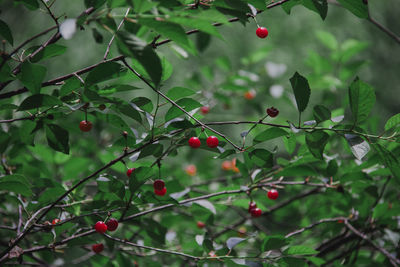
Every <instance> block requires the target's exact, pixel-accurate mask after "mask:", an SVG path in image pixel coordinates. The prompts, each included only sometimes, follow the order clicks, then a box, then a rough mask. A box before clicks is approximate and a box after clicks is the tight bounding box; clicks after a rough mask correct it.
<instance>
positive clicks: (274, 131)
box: [253, 127, 288, 143]
mask: <svg viewBox="0 0 400 267" xmlns="http://www.w3.org/2000/svg"><path fill="white" fill-rule="evenodd" d="M287 134H288V133H287V132H286V131H285V130H283V129H281V128H277V127H273V128H269V129H267V130H265V131H263V132H261V133H259V134H258V135H257V136H256V137H254V140H253V142H254V143H260V142H265V141H268V140H272V139H275V138H277V137H281V136H284V135H287Z"/></svg>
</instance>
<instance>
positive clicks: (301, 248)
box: [285, 246, 318, 255]
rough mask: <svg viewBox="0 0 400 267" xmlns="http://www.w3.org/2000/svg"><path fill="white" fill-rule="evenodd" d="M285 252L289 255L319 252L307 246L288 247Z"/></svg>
mask: <svg viewBox="0 0 400 267" xmlns="http://www.w3.org/2000/svg"><path fill="white" fill-rule="evenodd" d="M285 253H286V254H287V255H314V254H317V253H318V251H316V250H315V249H313V248H310V247H306V246H292V247H289V249H287V250H286V251H285Z"/></svg>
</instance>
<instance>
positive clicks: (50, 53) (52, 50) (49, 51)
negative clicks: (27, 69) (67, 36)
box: [27, 44, 67, 63]
mask: <svg viewBox="0 0 400 267" xmlns="http://www.w3.org/2000/svg"><path fill="white" fill-rule="evenodd" d="M38 48H40V46H34V47H31V48H30V49H28V51H27V53H29V52H34V51H36V50H37V49H38ZM65 51H67V47H66V46H63V45H59V44H51V45H48V46H46V47H45V48H44V49H42V50H41V51H40V52H39V53H37V54H36V55H34V56H33V57H32V58H31V62H33V63H36V62H39V61H41V60H44V59H47V58H52V57H56V56H59V55H62V54H64V53H65Z"/></svg>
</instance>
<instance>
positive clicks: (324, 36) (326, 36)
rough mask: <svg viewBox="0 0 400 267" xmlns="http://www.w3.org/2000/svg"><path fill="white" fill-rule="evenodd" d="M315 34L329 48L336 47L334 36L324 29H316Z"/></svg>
mask: <svg viewBox="0 0 400 267" xmlns="http://www.w3.org/2000/svg"><path fill="white" fill-rule="evenodd" d="M316 36H317V38H318V40H319V41H320V42H321V43H322V44H323V45H325V46H326V47H327V48H329V49H330V50H333V51H335V50H337V49H338V47H339V44H338V42H337V40H336V37H335V36H334V35H333V34H332V33H330V32H325V31H317V32H316Z"/></svg>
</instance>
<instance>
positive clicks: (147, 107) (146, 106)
mask: <svg viewBox="0 0 400 267" xmlns="http://www.w3.org/2000/svg"><path fill="white" fill-rule="evenodd" d="M131 103H133V104H135V105H136V106H137V107H138V108H140V109H143V110H144V111H147V112H149V113H150V112H151V111H152V110H153V103H152V102H151V100H150V99H148V98H146V97H136V98H134V99H132V100H131Z"/></svg>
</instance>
